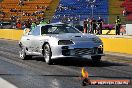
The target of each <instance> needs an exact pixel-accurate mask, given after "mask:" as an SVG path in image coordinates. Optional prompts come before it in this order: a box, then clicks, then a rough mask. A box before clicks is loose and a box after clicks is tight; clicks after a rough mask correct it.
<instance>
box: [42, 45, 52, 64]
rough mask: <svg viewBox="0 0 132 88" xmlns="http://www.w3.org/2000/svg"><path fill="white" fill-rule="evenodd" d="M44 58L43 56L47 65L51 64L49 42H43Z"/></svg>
mask: <svg viewBox="0 0 132 88" xmlns="http://www.w3.org/2000/svg"><path fill="white" fill-rule="evenodd" d="M44 58H45V62H46V63H47V64H49V65H51V64H52V60H51V48H50V46H49V44H45V45H44Z"/></svg>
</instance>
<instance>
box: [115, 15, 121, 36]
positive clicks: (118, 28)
mask: <svg viewBox="0 0 132 88" xmlns="http://www.w3.org/2000/svg"><path fill="white" fill-rule="evenodd" d="M115 25H116V35H120V28H121V19H120V17H119V16H117V18H116V21H115Z"/></svg>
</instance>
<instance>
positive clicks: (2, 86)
mask: <svg viewBox="0 0 132 88" xmlns="http://www.w3.org/2000/svg"><path fill="white" fill-rule="evenodd" d="M0 88H18V87H16V86H15V85H13V84H11V83H10V82H8V81H6V80H5V79H3V78H1V77H0Z"/></svg>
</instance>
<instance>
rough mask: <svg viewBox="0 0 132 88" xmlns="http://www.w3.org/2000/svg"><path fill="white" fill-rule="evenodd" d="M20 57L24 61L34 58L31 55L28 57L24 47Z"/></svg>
mask: <svg viewBox="0 0 132 88" xmlns="http://www.w3.org/2000/svg"><path fill="white" fill-rule="evenodd" d="M19 57H20V59H22V60H27V59H31V58H32V56H31V55H26V52H25V49H24V48H23V47H21V50H20V51H19Z"/></svg>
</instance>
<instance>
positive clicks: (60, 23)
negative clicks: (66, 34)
mask: <svg viewBox="0 0 132 88" xmlns="http://www.w3.org/2000/svg"><path fill="white" fill-rule="evenodd" d="M62 24H64V23H62V22H57V23H50V24H39V25H38V26H45V25H62Z"/></svg>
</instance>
